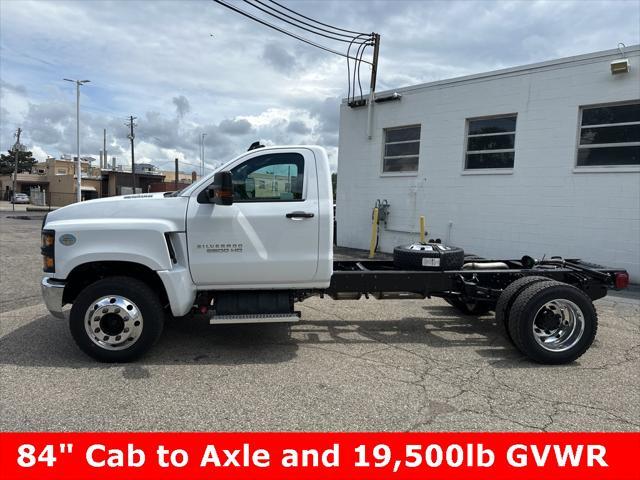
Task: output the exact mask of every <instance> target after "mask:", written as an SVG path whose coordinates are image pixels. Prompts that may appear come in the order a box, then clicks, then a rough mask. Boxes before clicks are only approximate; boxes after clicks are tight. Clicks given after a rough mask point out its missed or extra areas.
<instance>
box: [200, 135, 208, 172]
mask: <svg viewBox="0 0 640 480" xmlns="http://www.w3.org/2000/svg"><path fill="white" fill-rule="evenodd" d="M206 136H207V134H206V133H201V134H200V178H202V177H204V137H206Z"/></svg>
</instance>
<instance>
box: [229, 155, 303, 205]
mask: <svg viewBox="0 0 640 480" xmlns="http://www.w3.org/2000/svg"><path fill="white" fill-rule="evenodd" d="M231 175H232V177H233V201H234V202H286V201H299V200H303V198H302V192H303V187H304V185H303V183H304V157H303V156H302V155H300V154H299V153H274V154H268V155H261V156H259V157H254V158H251V159H250V160H247V161H246V162H244V163H242V164H240V165H238V166H237V167H235V168H234V169H233V170H231Z"/></svg>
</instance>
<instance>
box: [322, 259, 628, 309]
mask: <svg viewBox="0 0 640 480" xmlns="http://www.w3.org/2000/svg"><path fill="white" fill-rule="evenodd" d="M469 261H470V262H473V263H474V264H476V265H480V266H481V265H482V264H483V263H484V264H492V263H495V262H500V263H503V264H506V266H507V268H501V269H492V268H487V269H485V268H472V269H463V270H443V271H433V270H401V269H398V267H396V266H394V264H393V262H392V261H390V260H348V261H336V262H334V272H333V276H332V277H331V284H330V285H329V287H328V288H326V289H324V290H322V291H321V292H319V293H321V294H326V295H329V296H330V297H332V298H334V299H354V298H359V297H360V296H361V295H365V296H366V295H372V296H374V297H376V298H426V297H430V296H436V297H442V298H461V297H462V298H464V299H465V300H467V301H474V302H481V303H488V304H489V305H490V306H491V307H494V306H495V303H496V302H497V300H498V297H499V296H500V294H501V293H502V291H503V290H504V289H505V288H506V287H507V286H508V285H509V284H510V283H512V282H514V281H515V280H517V279H519V278H521V277H525V276H532V275H535V276H544V277H548V278H549V279H550V280H557V281H559V282H563V283H567V284H570V285H573V286H575V287H577V288H579V289H580V290H582V291H583V292H585V293H586V294H587V295H588V296H589V297H590V298H591V300H597V299H599V298H602V297H604V296H606V294H607V291H608V289H609V288H614V289H620V288H625V287H626V284H624V285H621V284H619V283H618V282H619V280H618V279H619V277H620V276H624V277H626V280H627V281H628V274H627V272H626V271H625V270H623V269H615V268H608V267H603V266H600V265H595V264H591V263H587V262H584V261H582V260H580V259H563V258H559V257H553V258H551V259H549V260H541V261H535V260H533V259H531V258H530V257H523V258H522V259H520V260H488V259H478V258H474V259H473V260H469Z"/></svg>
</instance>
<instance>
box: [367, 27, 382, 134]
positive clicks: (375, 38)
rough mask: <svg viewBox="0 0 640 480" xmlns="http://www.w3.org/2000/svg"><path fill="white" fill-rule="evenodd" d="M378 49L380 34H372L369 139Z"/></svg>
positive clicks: (374, 99)
mask: <svg viewBox="0 0 640 480" xmlns="http://www.w3.org/2000/svg"><path fill="white" fill-rule="evenodd" d="M379 51H380V34H378V33H376V34H374V36H373V62H372V65H371V86H370V88H369V110H368V112H367V113H368V115H367V137H368V138H369V140H371V136H372V133H371V132H372V129H373V103H374V102H375V101H376V76H377V74H378V53H379Z"/></svg>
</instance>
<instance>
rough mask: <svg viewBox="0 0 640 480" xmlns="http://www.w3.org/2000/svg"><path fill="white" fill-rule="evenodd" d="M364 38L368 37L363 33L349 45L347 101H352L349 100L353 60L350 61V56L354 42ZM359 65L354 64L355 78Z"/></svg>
mask: <svg viewBox="0 0 640 480" xmlns="http://www.w3.org/2000/svg"><path fill="white" fill-rule="evenodd" d="M363 36H366V34H364V33H363V34H361V35H358V36H357V37H355V38H354V39H353V40H351V43H349V48H347V101H350V100H349V99H350V98H351V60H350V59H349V55H350V54H351V47H353V42H355V41H356V40H359V39H360V38H362V37H363ZM365 41H366V40H365ZM358 45H360V44H358ZM356 57H357V55H356ZM357 63H358V62H357V61H356V62H354V64H353V75H354V77H355V74H356V67H357ZM353 94H354V96H355V91H354V92H353Z"/></svg>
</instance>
